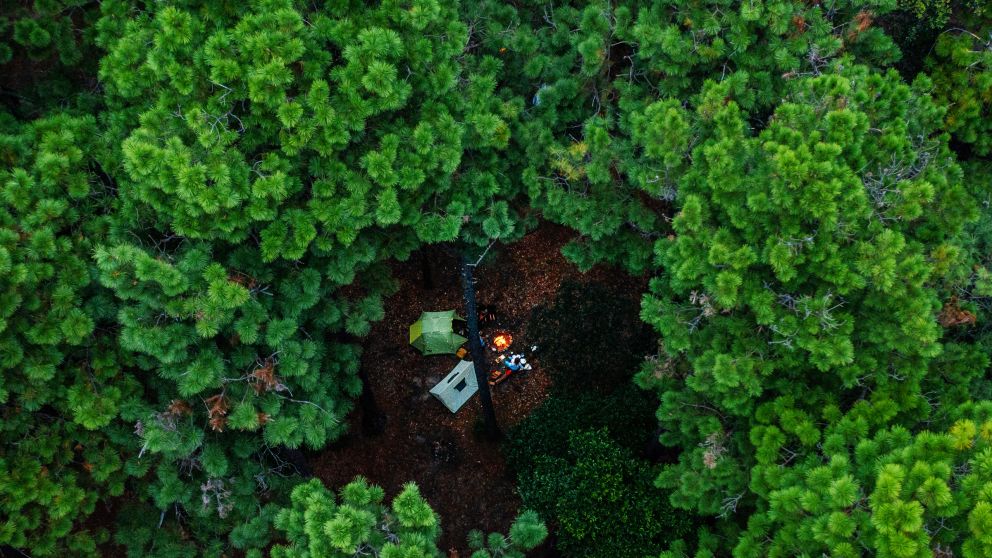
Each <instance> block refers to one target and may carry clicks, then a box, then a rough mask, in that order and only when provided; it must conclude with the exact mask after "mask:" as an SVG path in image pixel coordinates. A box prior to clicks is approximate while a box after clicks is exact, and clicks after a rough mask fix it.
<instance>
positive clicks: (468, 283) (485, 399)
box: [460, 256, 501, 440]
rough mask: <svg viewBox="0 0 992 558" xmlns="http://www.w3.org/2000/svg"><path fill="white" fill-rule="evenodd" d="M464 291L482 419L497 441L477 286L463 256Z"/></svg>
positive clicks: (490, 435)
mask: <svg viewBox="0 0 992 558" xmlns="http://www.w3.org/2000/svg"><path fill="white" fill-rule="evenodd" d="M460 263H461V268H462V291H463V293H464V295H465V313H466V314H467V315H466V316H465V318H466V320H467V321H468V347H469V351H470V352H471V353H472V363H473V364H475V379H476V381H478V383H479V400H480V401H482V418H483V420H484V421H485V425H486V435H487V436H489V438H490V439H492V440H496V439H498V438H499V437H500V435H501V432H500V430H499V425H498V424H497V423H496V411H495V410H494V409H493V399H492V396H491V395H490V393H489V366H488V365H487V364H486V354H485V352H484V351H485V349H484V348H483V347H482V343H481V342H480V341H479V310H478V308H477V307H476V304H475V284H474V283H473V282H472V266H471V265H469V263H468V261H467V260H466V259H465V256H461V262H460Z"/></svg>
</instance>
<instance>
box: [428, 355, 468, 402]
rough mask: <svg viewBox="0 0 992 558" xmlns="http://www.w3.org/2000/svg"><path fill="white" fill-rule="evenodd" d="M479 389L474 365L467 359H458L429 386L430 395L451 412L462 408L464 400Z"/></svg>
mask: <svg viewBox="0 0 992 558" xmlns="http://www.w3.org/2000/svg"><path fill="white" fill-rule="evenodd" d="M477 391H479V383H478V381H477V380H476V379H475V365H473V364H472V362H471V361H468V360H460V361H458V364H457V365H455V367H454V369H452V370H451V372H449V373H448V375H447V376H445V377H444V379H443V380H441V381H440V382H438V384H437V385H436V386H434V387H433V388H431V395H433V396H434V397H437V398H438V399H439V400H440V401H441V403H444V406H445V407H447V408H448V410H449V411H451V412H452V413H454V412H456V411H458V409H461V408H462V405H464V404H465V402H466V401H468V400H469V399H471V398H472V396H473V395H475V392H477Z"/></svg>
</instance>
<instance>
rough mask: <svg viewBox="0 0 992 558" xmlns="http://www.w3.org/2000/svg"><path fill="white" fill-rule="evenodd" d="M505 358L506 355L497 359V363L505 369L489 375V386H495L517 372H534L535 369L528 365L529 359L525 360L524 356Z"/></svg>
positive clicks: (494, 371)
mask: <svg viewBox="0 0 992 558" xmlns="http://www.w3.org/2000/svg"><path fill="white" fill-rule="evenodd" d="M504 357H505V355H500V358H498V359H496V360H497V362H499V363H501V364H502V365H503V367H502V368H500V369H499V370H493V371H491V372H490V373H489V385H491V386H494V385H496V384H498V383H500V382H502V381H503V380H505V379H507V378H509V377H510V376H511V375H512V374H514V373H515V372H522V371H525V370H532V369H533V368H534V367H533V366H531V365H530V364H528V363H527V359H526V358H524V355H523V354H515V355H510V357H509V358H504Z"/></svg>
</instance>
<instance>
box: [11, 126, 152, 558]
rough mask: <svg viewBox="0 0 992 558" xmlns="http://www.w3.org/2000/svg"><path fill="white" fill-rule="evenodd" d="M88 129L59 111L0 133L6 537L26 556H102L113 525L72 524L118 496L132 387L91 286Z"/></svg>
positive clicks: (92, 196) (105, 192)
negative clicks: (27, 551) (101, 548)
mask: <svg viewBox="0 0 992 558" xmlns="http://www.w3.org/2000/svg"><path fill="white" fill-rule="evenodd" d="M96 133H97V127H96V121H95V120H94V119H93V118H92V117H78V118H76V117H71V116H67V115H62V114H60V115H54V116H50V117H47V118H43V119H39V120H36V121H34V122H32V123H30V124H24V125H15V124H11V125H10V126H5V128H4V132H3V133H0V160H3V161H6V162H8V163H9V164H10V166H9V167H7V168H5V169H3V170H0V355H2V358H0V444H2V447H3V451H2V452H0V516H2V517H3V518H4V519H3V521H2V522H0V545H10V546H13V547H21V548H29V549H31V553H32V555H34V556H65V555H73V556H96V555H97V552H96V550H97V549H96V545H97V544H98V543H100V542H102V541H105V540H107V532H106V530H104V529H92V528H84V527H82V526H81V525H80V524H81V523H82V522H83V521H84V520H85V519H86V518H87V517H88V516H89V515H90V514H92V513H94V510H95V508H96V505H97V503H98V502H99V501H101V500H104V499H106V498H107V497H109V496H119V495H121V493H122V492H123V491H124V480H125V471H124V464H123V462H122V458H121V453H120V439H121V437H122V436H124V435H126V432H127V427H126V425H124V424H123V423H122V422H121V420H120V414H121V413H122V408H123V407H124V406H126V405H127V402H128V401H129V400H132V399H133V398H135V397H136V396H137V390H138V388H139V386H138V385H137V383H136V382H135V381H134V380H133V379H131V377H130V375H129V371H128V369H129V362H128V360H127V357H126V355H123V354H121V352H120V351H119V350H118V349H117V347H116V343H115V340H114V338H113V336H112V335H111V334H109V333H108V332H107V331H106V327H107V324H108V322H112V321H113V317H114V306H115V305H114V301H113V299H112V298H111V297H110V296H108V293H106V292H105V291H103V290H102V289H100V288H99V286H98V285H96V284H95V283H94V282H93V281H92V273H93V264H92V262H91V261H90V259H89V252H90V250H92V248H93V246H94V244H95V242H98V241H99V239H100V238H102V237H103V236H104V235H105V233H106V230H107V228H108V214H109V212H111V211H112V210H113V207H114V202H113V192H112V190H111V188H110V187H109V186H108V185H107V184H106V183H103V182H101V181H99V180H98V179H97V177H95V176H93V175H92V174H91V173H90V172H89V166H90V165H91V164H93V154H94V153H95V152H97V151H98V150H99V147H98V144H97V143H96V141H95V139H96Z"/></svg>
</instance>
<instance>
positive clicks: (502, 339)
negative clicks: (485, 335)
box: [490, 333, 513, 353]
mask: <svg viewBox="0 0 992 558" xmlns="http://www.w3.org/2000/svg"><path fill="white" fill-rule="evenodd" d="M512 344H513V336H512V335H510V334H509V333H498V334H496V335H495V336H493V344H492V345H491V346H490V349H492V350H494V351H496V352H498V353H502V352H503V351H505V350H507V349H509V348H510V345H512Z"/></svg>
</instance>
